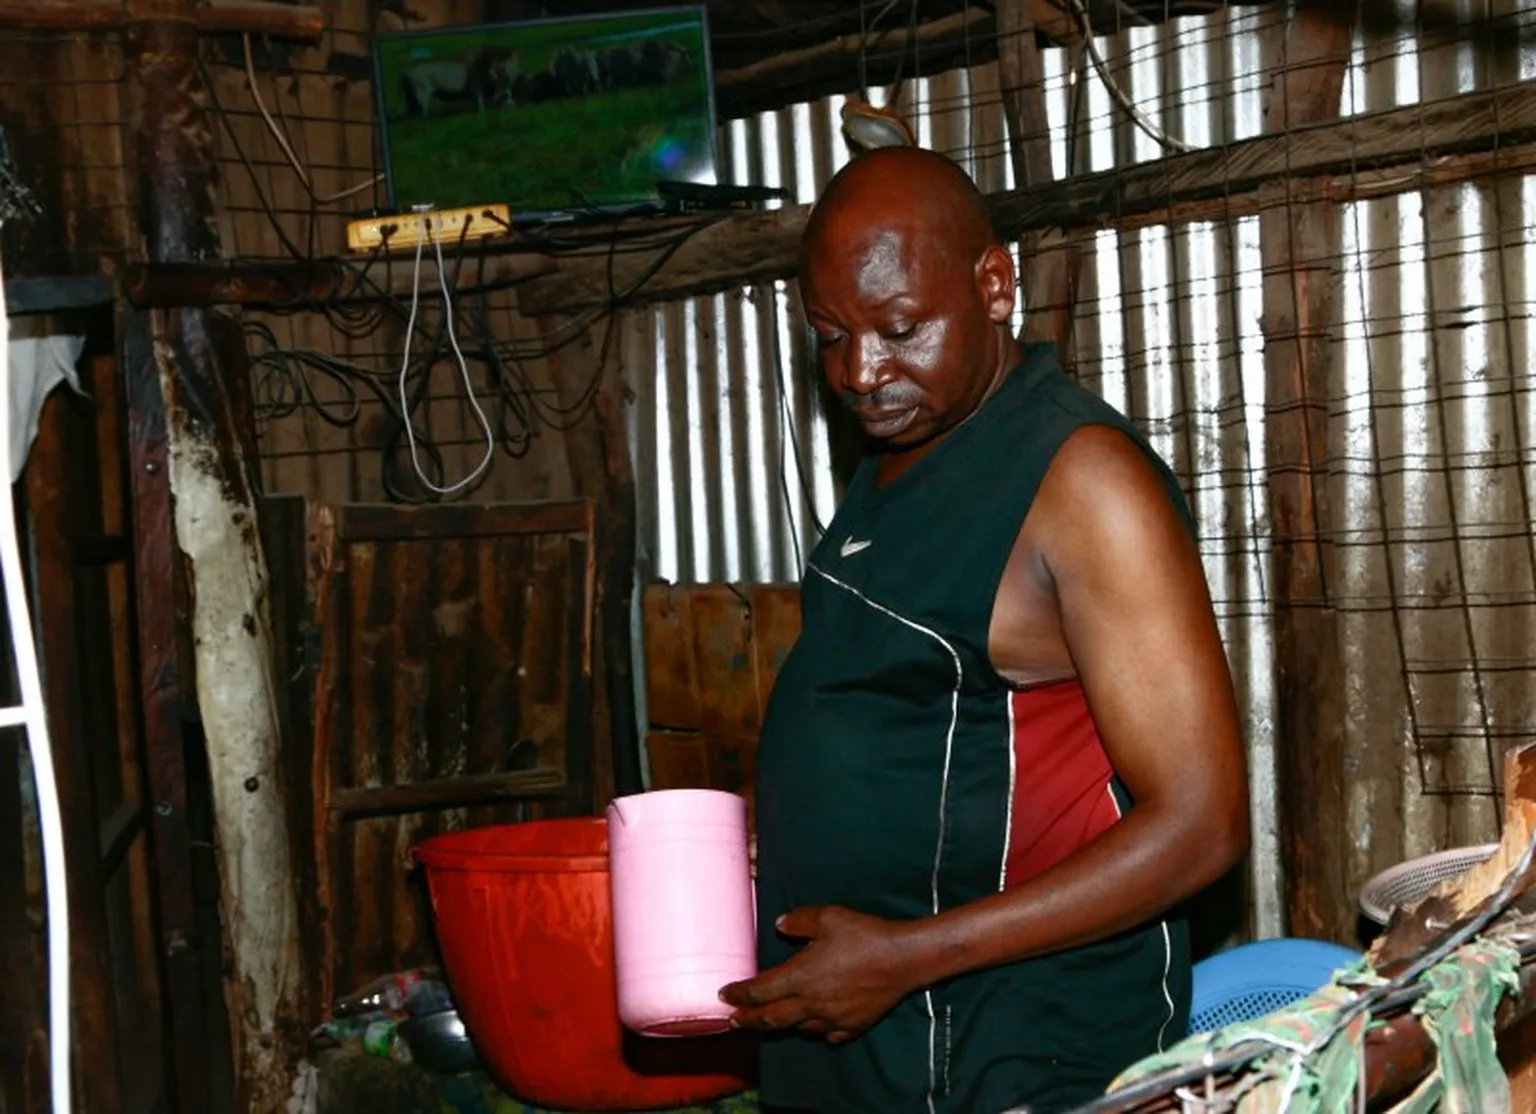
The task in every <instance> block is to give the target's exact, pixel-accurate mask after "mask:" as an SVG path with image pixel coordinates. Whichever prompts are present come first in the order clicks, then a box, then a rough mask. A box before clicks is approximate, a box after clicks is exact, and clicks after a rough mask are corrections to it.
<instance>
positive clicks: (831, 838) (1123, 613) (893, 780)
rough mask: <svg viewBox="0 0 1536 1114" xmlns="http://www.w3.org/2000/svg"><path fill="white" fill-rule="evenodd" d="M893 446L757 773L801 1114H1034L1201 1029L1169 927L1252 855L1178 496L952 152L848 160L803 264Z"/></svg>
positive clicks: (790, 1072) (781, 1086)
mask: <svg viewBox="0 0 1536 1114" xmlns="http://www.w3.org/2000/svg"><path fill="white" fill-rule="evenodd" d="M800 285H801V291H802V294H803V300H804V304H805V312H806V315H807V317H808V318H809V320H810V322H811V324H812V325H813V326H814V328H815V330H816V335H817V338H818V343H819V346H820V352H821V359H822V363H823V368H824V371H825V374H826V376H827V379H828V381H829V383H830V385H831V386H832V388H833V389H834V390H835V391H836V393H837V394H838V395H839V396H840V397H841V398H842V399H843V400H844V401H845V403H846V404H847V406H848V407H849V408H850V409H851V411H852V413H853V414H854V416H855V417H857V418H858V420H859V421H860V422H861V423H862V425H863V427H864V430H865V431H866V432H867V433H868V434H869V436H870V437H871V439H872V440H873V442H875V444H876V451H874V452H873V453H872V454H871V455H870V456H869V457H868V458H867V459H866V460H865V461H864V462H863V464H862V465H861V467H860V469H859V471H858V473H857V474H856V476H855V477H854V479H853V481H852V483H851V484H850V486H849V489H848V492H847V496H846V498H845V500H844V502H843V504H842V506H841V507H840V508H839V510H838V512H837V515H836V516H835V518H834V519H833V521H832V523H831V526H830V527H829V529H828V531H827V534H826V537H825V538H824V539H823V541H822V542H821V544H820V545H819V546H818V547H817V549H816V551H815V552H814V553H813V554H812V556H811V560H810V565H809V568H808V570H807V573H806V576H805V580H804V584H803V587H802V610H803V631H802V634H801V636H800V639H799V641H798V642H797V643H796V645H795V647H794V649H793V651H792V652H791V654H790V655H789V658H788V660H787V661H786V662H785V663H784V666H783V668H782V670H781V672H780V675H779V678H778V681H777V683H776V685H775V689H774V693H773V697H772V700H771V702H770V706H769V710H768V714H767V718H766V722H765V724H764V729H763V735H762V740H761V744H760V751H759V755H758V782H757V823H758V898H759V918H760V921H759V934H760V940H759V944H760V951H761V959H762V973H761V974H760V975H759V976H758V977H757V978H755V979H752V980H750V981H748V982H744V983H738V984H734V985H732V986H730V987H726V988H725V989H724V990H723V991H722V996H723V997H724V998H725V1000H726V1001H727V1002H729V1003H730V1004H732V1005H733V1006H735V1007H737V1009H736V1012H735V1023H736V1024H737V1025H739V1026H741V1027H742V1028H748V1029H761V1030H769V1031H770V1032H769V1033H767V1034H766V1035H765V1039H764V1048H763V1056H762V1082H761V1086H762V1097H763V1100H764V1102H765V1103H767V1104H769V1105H772V1106H776V1107H784V1108H793V1109H802V1110H811V1111H836V1112H839V1114H849V1112H859V1111H868V1112H871V1114H873V1112H877V1111H878V1112H880V1114H903V1112H909V1111H910V1112H913V1114H917V1112H924V1111H926V1112H934V1114H937V1112H939V1111H957V1112H960V1111H963V1112H966V1114H997V1112H1000V1111H1003V1110H1005V1109H1007V1108H1010V1107H1016V1106H1020V1105H1025V1104H1027V1105H1028V1106H1029V1107H1030V1109H1031V1110H1033V1111H1035V1112H1037V1114H1044V1112H1047V1111H1057V1110H1064V1109H1070V1108H1071V1107H1072V1106H1075V1105H1077V1104H1079V1103H1081V1102H1084V1101H1087V1100H1089V1099H1091V1098H1092V1097H1093V1096H1095V1095H1097V1094H1100V1093H1102V1091H1103V1089H1104V1087H1105V1085H1106V1084H1107V1083H1108V1082H1109V1081H1110V1080H1111V1078H1112V1077H1113V1076H1114V1075H1115V1074H1116V1073H1117V1072H1119V1071H1120V1070H1121V1069H1123V1068H1125V1067H1127V1066H1129V1065H1130V1064H1131V1063H1133V1062H1134V1061H1136V1060H1137V1059H1139V1058H1141V1057H1143V1056H1145V1055H1148V1054H1151V1053H1153V1052H1155V1051H1157V1050H1158V1049H1159V1048H1162V1047H1165V1046H1167V1045H1170V1044H1172V1043H1173V1042H1174V1041H1176V1040H1178V1039H1180V1038H1181V1037H1182V1036H1184V1029H1185V1026H1186V1025H1187V1014H1188V996H1189V957H1188V951H1187V943H1186V932H1185V928H1184V925H1183V923H1182V922H1181V921H1180V920H1179V919H1178V918H1177V916H1176V915H1175V914H1173V913H1172V912H1171V910H1173V909H1175V908H1176V907H1177V906H1178V905H1179V904H1180V903H1181V902H1182V901H1184V900H1185V899H1186V898H1188V897H1190V896H1191V895H1193V894H1195V893H1196V892H1197V891H1199V890H1201V889H1202V888H1204V887H1205V886H1206V885H1208V884H1209V883H1211V882H1212V881H1214V880H1215V879H1217V878H1218V877H1220V876H1221V875H1222V874H1224V873H1225V872H1226V871H1227V870H1228V869H1229V868H1230V867H1231V866H1232V865H1233V864H1234V863H1236V862H1237V861H1238V860H1239V859H1240V858H1241V857H1242V856H1243V855H1244V854H1245V853H1246V849H1247V840H1248V826H1247V801H1246V784H1245V776H1246V774H1245V769H1244V761H1243V750H1242V746H1241V742H1240V738H1239V728H1238V719H1237V711H1236V707H1235V700H1234V697H1233V691H1232V684H1231V678H1230V675H1229V673H1228V670H1227V665H1226V659H1225V656H1224V654H1223V650H1222V645H1221V641H1220V638H1219V636H1218V633H1217V629H1216V623H1215V620H1214V617H1213V614H1212V609H1211V603H1210V597H1209V595H1208V592H1207V589H1206V584H1205V579H1204V576H1203V573H1202V569H1201V565H1200V560H1199V556H1198V553H1197V551H1196V548H1195V545H1194V542H1193V540H1192V537H1191V532H1190V528H1189V523H1188V517H1187V510H1186V508H1185V505H1184V502H1183V497H1182V495H1181V494H1180V491H1179V488H1178V485H1177V483H1176V482H1175V480H1174V478H1173V476H1172V475H1171V473H1170V472H1169V471H1168V469H1167V467H1166V466H1165V465H1164V464H1163V463H1162V462H1161V461H1159V460H1158V459H1157V458H1156V456H1155V455H1154V454H1153V453H1152V451H1151V450H1150V448H1148V446H1147V445H1146V443H1145V442H1144V441H1142V439H1141V438H1140V437H1139V436H1138V435H1137V434H1136V433H1135V432H1134V431H1133V430H1132V428H1131V427H1130V426H1129V425H1128V424H1127V423H1126V421H1125V419H1124V418H1123V417H1121V416H1120V415H1119V414H1117V413H1116V412H1115V411H1114V410H1112V409H1111V408H1110V407H1108V406H1107V405H1105V404H1104V403H1103V402H1101V401H1100V400H1099V399H1098V398H1097V397H1096V396H1094V395H1092V394H1090V393H1089V392H1087V391H1086V390H1084V389H1082V388H1081V387H1079V386H1077V385H1076V383H1075V381H1073V380H1072V379H1071V378H1070V377H1068V376H1067V375H1066V373H1065V372H1063V371H1062V370H1061V368H1060V366H1059V365H1058V363H1057V362H1056V357H1055V355H1054V352H1053V350H1052V349H1051V348H1050V347H1049V346H1032V347H1030V348H1028V349H1027V350H1021V349H1020V347H1019V345H1018V343H1017V341H1016V340H1015V339H1014V336H1013V333H1012V330H1011V327H1010V320H1011V316H1012V313H1013V308H1014V297H1015V278H1014V270H1013V264H1012V259H1011V257H1010V255H1009V253H1008V251H1007V250H1006V249H1004V248H1003V247H1001V246H999V245H998V244H997V242H996V239H995V238H994V236H993V233H992V229H991V224H990V220H989V218H988V214H987V210H986V206H985V203H984V201H983V199H982V197H981V196H980V195H979V193H978V192H977V191H976V189H975V187H974V185H973V184H972V183H971V181H970V179H969V178H967V177H966V175H965V174H964V172H963V171H961V170H960V169H959V168H958V167H957V166H956V165H955V164H954V163H952V162H950V161H948V160H947V159H944V158H943V157H941V156H939V155H936V154H934V153H932V152H928V151H923V150H918V149H914V148H891V149H881V150H876V151H873V152H870V153H868V154H865V155H862V156H860V157H859V158H857V159H856V160H854V161H853V162H852V163H851V164H850V165H849V166H848V167H846V168H845V169H844V170H843V171H842V172H841V173H840V174H839V175H838V176H837V177H836V178H835V179H834V180H833V182H832V183H831V185H830V186H829V187H828V188H827V191H826V193H825V194H824V195H823V197H822V199H821V200H820V202H819V203H818V204H817V206H816V208H815V210H814V211H813V213H812V215H811V218H810V222H809V225H808V227H807V229H806V232H805V238H804V241H803V244H802V249H801V261H800Z"/></svg>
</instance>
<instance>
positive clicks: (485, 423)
mask: <svg viewBox="0 0 1536 1114" xmlns="http://www.w3.org/2000/svg"><path fill="white" fill-rule="evenodd" d="M424 226H425V233H426V236H425V238H426V239H427V240H431V241H432V249H433V251H434V253H435V254H436V256H437V281H438V285H439V287H440V288H441V289H442V292H443V318H444V320H445V321H446V323H447V329H448V344H449V345H450V346H451V347H452V348H453V354H454V357H455V359H457V361H458V364H459V371H460V373H461V374H462V375H463V378H464V391H465V395H466V397H467V398H468V400H469V405H470V408H471V409H472V410H474V412H475V420H476V421H478V422H479V423H480V428H481V429H482V430H484V432H485V455H484V456H483V457H482V458H481V459H480V463H479V464H478V465H476V466H475V468H474V470H473V471H471V472H470V473H469V474H468V475H466V476H465V477H464V478H463V479H461V480H459V482H458V483H455V484H451V485H450V486H448V487H439V486H438V485H437V484H435V483H433V482H432V481H431V480H429V479H427V474H426V473H425V472H423V471H422V470H421V460H420V458H419V457H418V456H417V454H416V431H415V428H414V426H415V423H414V422H413V421H411V404H410V401H409V400H408V399H407V398H406V384H407V382H408V380H409V376H410V371H411V332H412V331H413V330H414V329H415V327H416V311H417V309H418V307H419V305H420V301H421V249H422V244H423V241H422V240H417V241H416V264H415V270H414V272H413V273H412V276H411V315H410V317H409V318H408V319H407V321H406V325H405V355H404V356H403V357H402V359H401V362H400V420H401V422H402V423H403V424H404V426H405V440H406V443H407V444H408V445H409V446H410V450H411V467H412V468H414V469H415V470H416V478H417V479H419V480H420V481H421V482H422V484H423V485H424V486H425V487H426V488H428V489H429V490H431V491H434V492H436V493H437V494H438V495H454V494H457V493H458V492H460V491H463V490H464V489H465V488H467V487H469V486H470V485H472V484H474V483H475V482H476V481H478V480H479V479H480V477H481V476H483V475H485V472H486V469H488V468H489V467H490V466H491V461H492V460H493V459H495V456H496V435H495V434H494V433H493V432H491V423H490V420H489V419H488V418H486V416H485V411H484V410H482V409H481V408H480V400H479V399H478V398H477V397H476V396H475V384H474V382H473V380H471V378H470V375H469V364H468V362H467V361H466V360H465V359H464V353H463V351H462V350H461V349H460V348H459V338H458V335H457V334H456V333H455V331H454V328H453V316H454V314H453V298H452V296H451V295H450V294H449V293H448V268H447V266H446V264H445V263H444V262H443V245H442V241H441V240H440V239H439V237H438V236H437V235H436V233H435V231H434V228H433V221H432V219H431V218H430V217H429V218H428V219H427V220H426V221H425V222H424ZM466 228H467V226H466ZM431 366H432V365H431V364H430V363H429V364H428V365H427V368H426V369H425V370H424V371H423V373H422V376H421V381H422V383H423V384H425V383H426V381H427V376H428V374H429V373H430V371H431Z"/></svg>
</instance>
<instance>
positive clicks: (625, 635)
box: [539, 311, 641, 806]
mask: <svg viewBox="0 0 1536 1114" xmlns="http://www.w3.org/2000/svg"><path fill="white" fill-rule="evenodd" d="M614 312H615V313H617V312H618V311H614ZM562 324H563V322H561V321H559V320H557V319H541V320H540V322H539V329H540V331H541V332H544V333H546V334H549V333H553V332H555V331H557V330H559V329H560V327H561V325H562ZM626 327H627V320H626V318H624V317H623V316H620V317H619V318H618V320H616V321H614V322H612V325H611V330H610V329H609V323H607V322H600V323H599V324H597V325H596V326H593V327H591V328H588V329H585V330H583V331H582V333H581V334H580V335H579V336H578V337H576V338H575V339H573V340H571V341H569V342H568V343H565V344H562V345H561V346H560V347H559V348H557V349H555V351H554V352H553V353H551V355H550V368H551V371H552V373H553V378H554V381H555V386H556V389H557V390H558V391H559V392H560V401H561V404H562V405H564V406H572V405H574V404H575V403H576V402H577V400H578V399H579V398H580V397H581V395H582V394H583V392H584V389H585V388H586V386H587V384H588V383H590V382H591V381H592V377H593V376H594V375H597V376H600V377H601V379H600V380H599V382H598V384H597V387H596V389H595V390H594V391H593V393H592V399H591V413H589V414H584V415H582V416H581V417H580V418H579V420H577V421H575V422H573V423H572V424H571V426H570V428H569V429H567V430H566V433H565V452H566V459H567V461H568V462H569V464H570V469H571V476H572V479H573V480H574V481H575V485H576V491H577V493H578V494H580V495H585V496H589V497H591V498H593V499H595V500H596V501H597V510H598V516H597V531H596V532H597V553H598V569H599V574H598V585H597V643H598V647H599V653H598V655H597V663H596V664H597V679H596V682H595V683H596V684H598V685H601V686H602V689H603V691H604V692H605V694H606V696H607V699H606V700H605V701H604V702H603V703H605V704H606V705H607V721H608V722H607V727H608V730H607V731H604V730H603V726H604V724H603V723H602V722H601V721H600V720H599V721H598V722H596V723H594V725H593V727H594V730H593V739H594V745H601V741H602V740H604V739H607V740H610V745H611V747H612V761H611V763H609V762H605V761H603V760H602V758H603V757H604V756H596V755H595V756H594V758H596V759H597V761H595V762H594V763H593V765H592V769H593V770H594V774H595V780H594V786H593V791H594V793H595V797H596V800H595V801H594V803H595V804H597V805H599V806H602V805H606V803H607V802H606V800H604V798H605V797H606V796H608V795H609V790H610V789H611V791H612V792H613V793H617V794H624V793H637V792H639V791H640V788H641V776H640V733H639V728H638V725H637V724H636V721H635V679H634V661H633V654H632V651H631V646H630V611H631V608H632V606H633V595H634V585H635V546H636V541H635V518H636V515H635V474H634V468H633V466H632V465H631V463H630V455H629V438H628V435H627V434H626V432H625V420H624V407H625V405H626V403H625V395H626V389H625V385H624V373H623V361H622V360H621V359H620V356H619V350H620V348H621V345H622V341H621V332H622V330H623V329H624V328H626ZM605 330H609V331H608V341H607V344H606V347H607V351H606V352H605V351H604V347H605V345H604V333H605ZM606 771H611V772H610V773H609V775H608V776H607V777H606V778H605V777H604V776H603V774H604V773H605V772H606Z"/></svg>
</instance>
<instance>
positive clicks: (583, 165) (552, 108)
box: [373, 5, 715, 220]
mask: <svg viewBox="0 0 1536 1114" xmlns="http://www.w3.org/2000/svg"><path fill="white" fill-rule="evenodd" d="M708 30H709V29H708V25H707V20H706V16H705V11H704V8H703V6H701V5H698V6H688V7H672V8H655V9H650V10H646V11H629V12H622V13H617V14H611V15H591V16H578V17H566V18H557V19H544V20H530V21H522V22H516V23H498V24H489V25H480V26H471V27H447V28H435V29H433V30H430V31H404V32H395V33H390V34H381V35H378V36H376V37H375V38H374V41H373V61H374V86H375V90H376V99H377V108H378V115H379V122H380V128H381V131H382V135H383V147H384V166H385V176H386V181H387V183H388V187H389V201H390V206H391V208H392V209H393V210H394V211H395V212H402V211H406V210H409V209H411V208H413V207H416V206H421V205H431V206H434V207H436V208H438V209H452V208H458V207H462V206H473V205H485V204H495V203H498V202H499V203H502V204H505V205H507V206H508V207H509V208H510V209H511V210H512V213H513V218H514V220H525V219H549V218H550V217H553V216H557V215H558V216H571V215H579V214H582V213H594V214H611V213H612V212H614V211H615V210H626V209H636V208H639V209H644V208H650V207H654V206H656V205H657V204H658V203H659V195H658V193H657V189H656V183H657V182H658V181H682V182H696V183H703V184H713V183H714V182H715V106H714V80H713V75H712V73H711V67H710V57H709V33H708Z"/></svg>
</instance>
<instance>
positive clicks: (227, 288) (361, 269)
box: [123, 252, 556, 309]
mask: <svg viewBox="0 0 1536 1114" xmlns="http://www.w3.org/2000/svg"><path fill="white" fill-rule="evenodd" d="M555 270H556V264H555V261H554V259H553V258H551V257H550V256H548V255H542V254H538V253H535V252H519V253H512V252H502V253H498V254H487V255H486V256H485V262H484V265H483V266H481V265H480V264H479V262H478V260H476V259H473V258H466V259H465V260H464V261H463V263H462V265H459V264H450V269H449V275H450V279H451V280H452V281H453V283H454V286H455V289H456V290H458V291H461V292H462V291H467V290H481V289H487V290H491V289H497V288H500V287H506V286H512V285H515V284H516V283H519V282H525V281H527V280H528V279H531V278H537V277H538V276H540V275H547V274H552V273H554V271H555ZM412 274H413V268H412V266H411V264H410V263H409V262H403V261H400V260H394V259H391V260H390V261H389V262H388V263H384V262H380V261H379V260H378V259H376V258H375V257H371V256H350V257H347V258H345V259H340V260H316V261H315V262H313V263H306V262H299V261H296V260H295V261H288V260H229V261H220V262H196V263H131V264H129V265H128V267H127V268H126V269H125V271H124V273H123V290H124V293H126V294H127V296H128V298H129V300H131V301H132V302H133V303H134V304H135V305H138V306H143V307H145V308H156V309H167V308H172V307H176V306H218V305H238V306H291V305H293V304H295V303H304V302H327V303H332V304H334V303H338V302H342V303H345V302H375V301H379V300H380V299H381V298H383V297H385V296H392V297H410V293H411V282H412ZM419 285H420V288H421V291H422V292H423V293H424V294H425V295H427V296H428V297H434V296H436V295H437V293H438V290H439V284H438V272H437V263H436V261H435V260H431V259H423V260H422V263H421V276H420V279H419Z"/></svg>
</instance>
